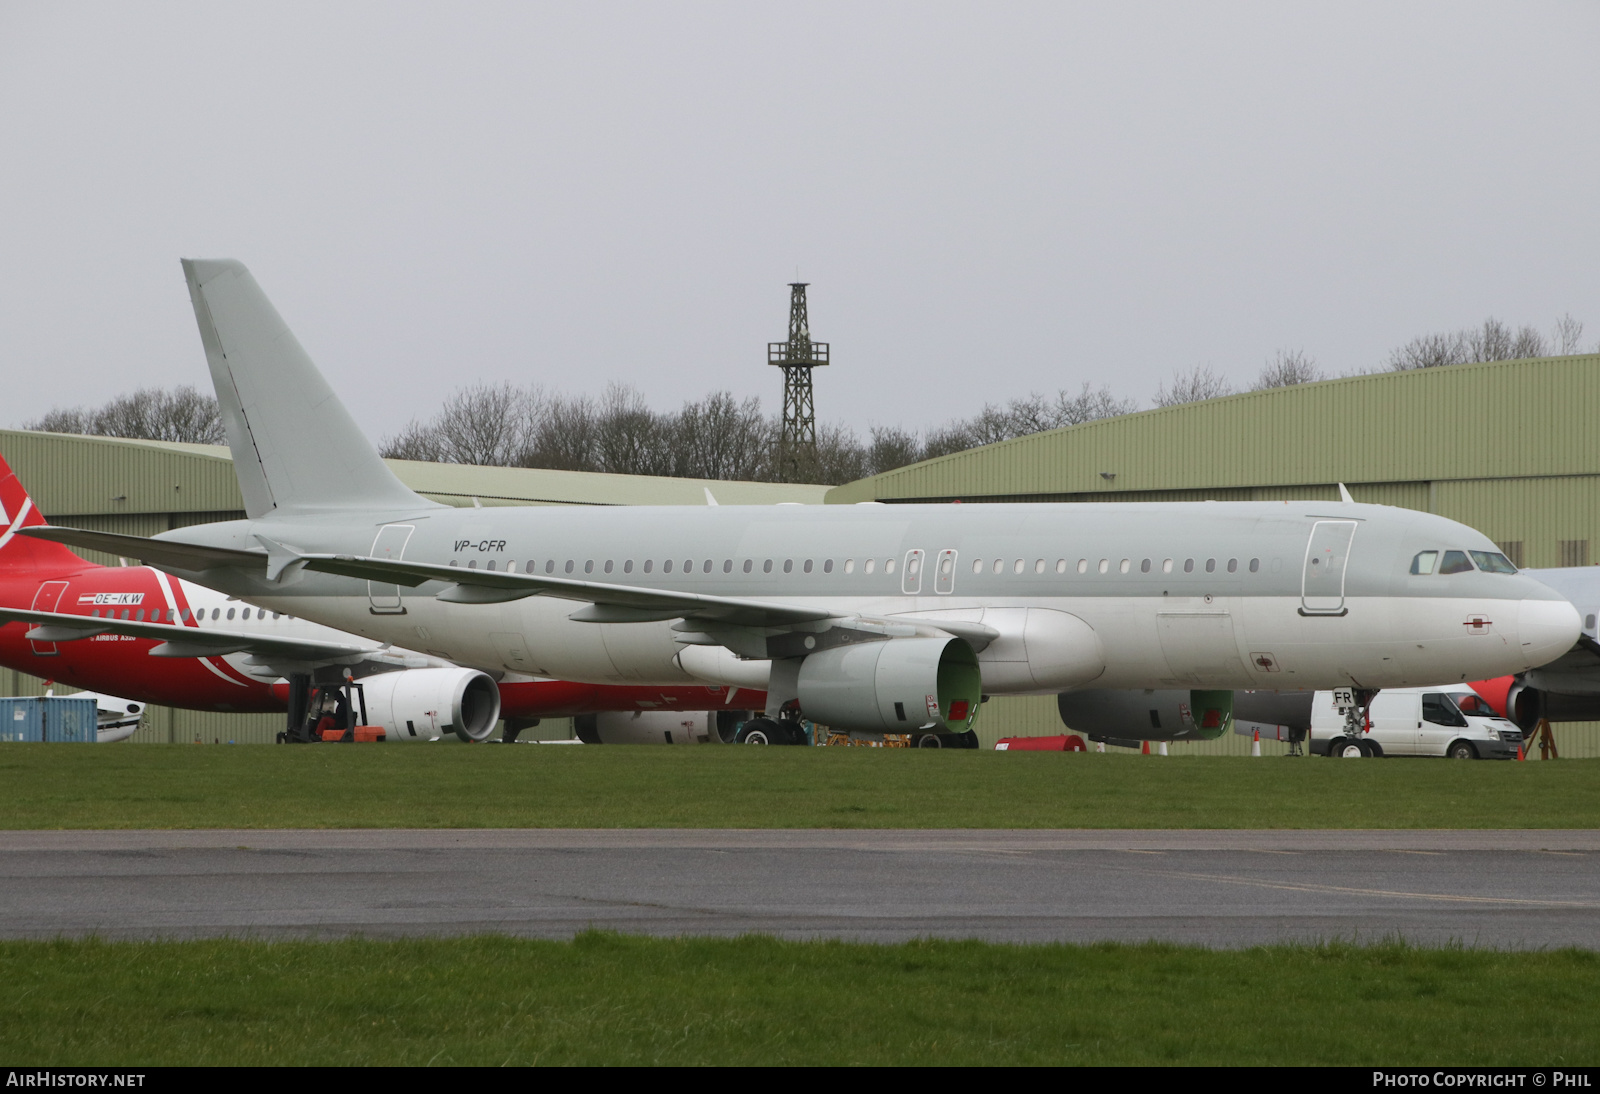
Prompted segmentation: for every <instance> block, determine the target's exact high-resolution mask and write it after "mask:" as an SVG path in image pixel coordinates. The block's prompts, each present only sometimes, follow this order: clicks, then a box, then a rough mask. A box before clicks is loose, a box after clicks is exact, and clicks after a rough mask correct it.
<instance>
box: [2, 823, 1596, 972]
mask: <svg viewBox="0 0 1600 1094" xmlns="http://www.w3.org/2000/svg"><path fill="white" fill-rule="evenodd" d="M1597 867H1600V831H1538V832H1467V831H1443V832H1326V831H1311V832H1194V831H1183V832H1159V831H1157V832H1146V831H714V830H693V831H691V830H631V831H609V830H606V831H597V830H581V831H573V830H551V831H539V830H514V831H494V830H490V831H448V830H445V831H441V830H413V831H404V830H402V831H396V830H372V831H349V830H346V831H214V830H208V831H193V832H109V831H101V832H10V833H0V937H8V938H45V937H52V936H56V935H68V936H81V935H86V934H97V935H100V936H102V937H106V938H154V937H166V938H193V937H203V936H217V935H229V936H253V937H282V936H294V937H334V936H340V935H350V934H364V935H373V936H402V935H445V934H462V933H470V932H481V931H495V932H504V933H509V934H516V935H524V936H530V937H541V938H566V937H569V936H571V935H572V934H573V933H574V932H575V931H579V930H583V929H585V928H588V927H601V928H609V929H614V930H619V931H628V932H640V933H648V934H685V933H689V934H706V935H732V934H740V933H744V932H750V931H761V932H768V933H772V934H777V935H783V936H787V937H797V938H799V937H820V936H827V937H840V938H852V939H861V940H872V941H895V940H901V939H908V938H915V937H919V936H927V935H935V936H941V937H951V938H985V939H992V940H997V941H1027V942H1037V941H1050V940H1063V941H1089V940H1098V939H1118V940H1141V939H1151V938H1155V939H1165V940H1169V941H1173V942H1184V943H1194V944H1200V945H1207V946H1247V945H1254V944H1257V943H1263V942H1272V941H1278V940H1286V939H1322V938H1334V937H1338V938H1346V939H1350V938H1354V939H1376V938H1381V937H1384V936H1390V935H1400V936H1403V937H1405V938H1407V939H1411V940H1413V941H1417V942H1442V941H1446V940H1451V939H1456V940H1460V941H1462V942H1465V943H1466V944H1468V945H1483V946H1495V947H1538V946H1567V945H1575V946H1584V947H1588V948H1600V869H1597Z"/></svg>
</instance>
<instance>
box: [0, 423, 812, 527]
mask: <svg viewBox="0 0 1600 1094" xmlns="http://www.w3.org/2000/svg"><path fill="white" fill-rule="evenodd" d="M0 454H3V455H4V456H5V458H6V462H7V463H9V464H10V465H11V468H12V470H14V471H15V472H16V473H17V476H18V477H19V478H20V479H21V480H22V483H23V485H24V486H25V487H27V489H28V492H29V494H31V495H32V496H33V499H34V502H35V503H36V504H37V505H38V506H39V509H40V511H41V512H44V513H49V514H55V515H66V514H71V515H90V514H105V515H115V514H123V513H184V512H206V513H225V512H232V511H236V510H242V509H243V508H244V500H243V499H242V498H241V497H240V495H239V486H238V483H237V482H236V481H235V479H234V475H233V461H232V458H231V457H230V455H229V453H228V449H227V448H225V447H223V446H221V445H203V444H177V443H174V442H170V441H140V440H126V439H122V438H116V437H82V436H75V435H69V434H63V433H38V432H34V431H31V430H22V429H5V430H0ZM386 462H387V463H388V464H389V466H390V467H391V468H393V470H394V473H395V474H396V475H397V476H398V477H399V479H400V481H401V482H403V483H405V484H406V485H407V486H409V487H411V488H412V489H413V490H415V491H417V493H419V494H422V495H424V496H426V497H429V498H433V499H434V500H436V501H442V502H445V503H446V504H448V505H457V506H471V505H472V503H473V499H474V498H477V499H479V500H480V501H482V503H483V504H484V505H705V504H706V493H705V492H706V490H707V489H709V490H710V491H711V492H712V495H713V496H714V497H715V498H716V499H717V501H718V502H719V503H720V504H723V505H770V504H773V503H775V502H784V501H793V502H804V503H807V504H820V503H821V501H822V498H823V495H824V494H825V493H826V492H827V489H828V488H827V487H826V486H808V485H793V484H784V483H765V482H720V481H708V480H703V479H673V478H661V477H654V476H645V475H605V474H595V473H590V472H583V471H547V470H542V469H536V468H521V467H473V466H467V465H463V464H442V463H421V462H417V461H413V460H388V461H386Z"/></svg>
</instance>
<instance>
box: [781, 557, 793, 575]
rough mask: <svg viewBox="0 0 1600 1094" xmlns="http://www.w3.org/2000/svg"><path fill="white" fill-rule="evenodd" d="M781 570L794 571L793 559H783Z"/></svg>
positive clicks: (788, 572) (789, 572)
mask: <svg viewBox="0 0 1600 1094" xmlns="http://www.w3.org/2000/svg"><path fill="white" fill-rule="evenodd" d="M783 572H784V573H786V574H792V573H794V559H792V558H786V559H784V560H783Z"/></svg>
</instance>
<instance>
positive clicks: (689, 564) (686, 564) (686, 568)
mask: <svg viewBox="0 0 1600 1094" xmlns="http://www.w3.org/2000/svg"><path fill="white" fill-rule="evenodd" d="M683 572H684V573H686V574H692V573H694V559H692V558H686V559H684V560H683Z"/></svg>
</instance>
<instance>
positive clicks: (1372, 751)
mask: <svg viewBox="0 0 1600 1094" xmlns="http://www.w3.org/2000/svg"><path fill="white" fill-rule="evenodd" d="M1361 754H1362V755H1363V756H1372V757H1374V758H1376V757H1378V756H1382V755H1383V753H1382V751H1380V750H1379V748H1378V746H1377V745H1375V744H1373V743H1372V742H1371V741H1362V742H1361Z"/></svg>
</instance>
